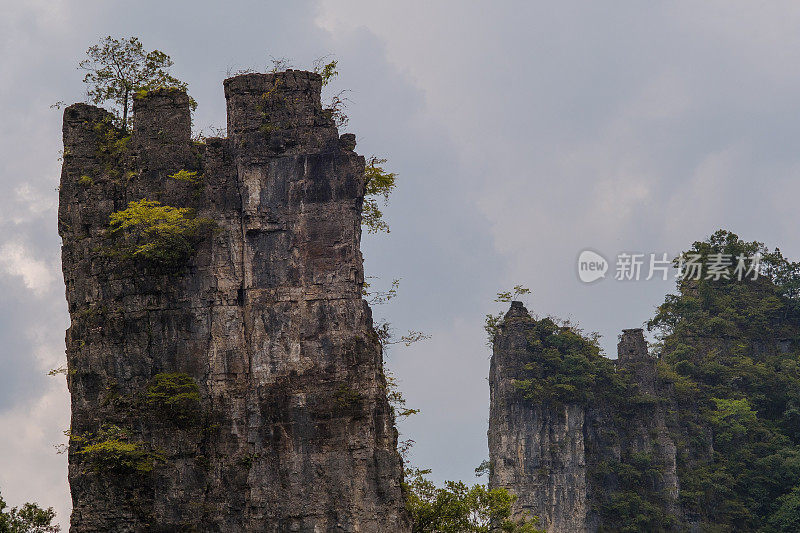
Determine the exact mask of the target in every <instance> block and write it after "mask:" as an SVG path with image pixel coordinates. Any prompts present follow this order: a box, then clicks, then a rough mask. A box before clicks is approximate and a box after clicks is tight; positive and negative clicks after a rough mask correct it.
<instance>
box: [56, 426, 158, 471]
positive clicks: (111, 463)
mask: <svg viewBox="0 0 800 533" xmlns="http://www.w3.org/2000/svg"><path fill="white" fill-rule="evenodd" d="M128 439H129V437H128V434H127V432H126V431H125V430H123V429H122V428H119V427H117V426H113V425H106V426H103V428H102V429H101V430H100V431H99V432H98V434H97V435H94V436H92V437H74V436H73V437H71V439H70V440H72V441H73V442H74V443H79V444H82V446H81V448H80V449H79V450H77V451H76V452H75V454H76V455H78V456H80V457H82V458H83V459H84V460H85V461H86V462H87V463H88V464H89V466H90V468H91V470H92V471H94V472H95V473H98V474H123V473H136V474H146V473H149V472H151V471H152V470H153V465H154V462H155V460H156V459H158V456H157V455H156V454H154V453H152V452H149V451H147V450H146V449H145V448H144V446H143V445H142V444H141V443H138V442H131V441H130V440H128Z"/></svg>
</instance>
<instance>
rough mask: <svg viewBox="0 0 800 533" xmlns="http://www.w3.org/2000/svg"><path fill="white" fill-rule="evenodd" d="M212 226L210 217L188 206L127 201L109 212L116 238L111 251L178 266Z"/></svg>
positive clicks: (111, 229) (115, 253) (111, 233)
mask: <svg viewBox="0 0 800 533" xmlns="http://www.w3.org/2000/svg"><path fill="white" fill-rule="evenodd" d="M213 226H214V222H213V221H212V220H209V219H206V218H199V217H196V216H195V213H194V210H192V209H190V208H185V207H171V206H168V205H161V204H160V203H159V202H156V201H152V200H144V199H143V200H139V201H134V202H130V203H129V204H128V208H127V209H124V210H122V211H117V212H115V213H112V214H111V216H110V224H109V228H110V235H111V236H112V237H114V238H116V242H115V244H114V247H113V255H115V256H117V257H119V258H121V259H127V260H139V261H143V262H146V263H150V264H153V265H156V266H161V267H167V268H179V267H181V266H182V265H183V264H184V263H185V262H186V260H188V259H189V257H191V256H192V255H193V254H194V252H195V249H196V247H197V245H198V244H199V242H200V239H201V237H202V236H203V234H204V233H205V232H207V231H208V230H210V229H211V228H212V227H213Z"/></svg>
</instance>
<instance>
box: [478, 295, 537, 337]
mask: <svg viewBox="0 0 800 533" xmlns="http://www.w3.org/2000/svg"><path fill="white" fill-rule="evenodd" d="M530 293H531V290H530V289H528V288H527V287H525V286H523V285H514V288H513V289H511V290H510V291H500V292H498V293H497V296H496V297H495V299H494V301H495V302H502V303H508V302H510V301H511V300H513V299H514V298H521V297H523V296H525V295H527V294H530ZM504 316H505V315H504V313H503V312H500V313H496V314H487V315H486V320H485V322H484V325H483V329H484V330H486V336H487V340H486V344H487V346H493V345H494V337H495V335H497V332H498V331H499V330H500V324H501V323H502V322H503V317H504Z"/></svg>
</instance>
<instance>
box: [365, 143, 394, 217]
mask: <svg viewBox="0 0 800 533" xmlns="http://www.w3.org/2000/svg"><path fill="white" fill-rule="evenodd" d="M385 163H386V159H380V158H378V157H375V156H373V157H370V158H369V161H368V162H367V166H366V167H365V169H364V178H365V179H366V182H367V186H366V191H365V193H364V207H363V211H362V218H361V222H362V224H364V226H366V228H367V231H368V232H369V233H377V232H379V231H383V232H386V233H389V225H388V224H387V223H386V221H384V220H383V212H382V211H381V210H380V205H379V202H380V199H381V198H383V205H384V206H385V205H386V204H387V203H388V202H389V195H390V194H392V191H394V188H395V179H396V178H397V174H395V173H394V172H387V171H386V170H385V169H384V168H383V166H382V165H383V164H385Z"/></svg>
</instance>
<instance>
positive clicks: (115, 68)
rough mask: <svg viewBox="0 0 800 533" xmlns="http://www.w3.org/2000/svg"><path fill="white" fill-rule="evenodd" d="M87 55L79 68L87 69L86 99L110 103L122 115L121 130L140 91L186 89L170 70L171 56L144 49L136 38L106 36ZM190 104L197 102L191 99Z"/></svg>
mask: <svg viewBox="0 0 800 533" xmlns="http://www.w3.org/2000/svg"><path fill="white" fill-rule="evenodd" d="M86 55H87V58H86V59H84V60H83V61H81V62H80V63H79V66H78V68H80V69H82V70H85V71H87V72H86V75H85V76H84V78H83V82H84V83H85V84H86V85H87V86H88V89H87V94H88V96H89V100H90V101H91V102H93V103H95V104H101V103H103V102H106V101H111V102H113V103H114V104H115V105H116V106H117V107H116V108H115V109H114V111H115V113H117V116H118V117H119V116H120V115H121V124H122V129H123V130H125V129H127V122H128V113H129V111H130V108H131V104H132V100H133V96H134V94H135V93H137V92H139V91H147V90H149V89H156V88H158V87H177V88H180V89H183V90H185V89H186V83H185V82H182V81H181V80H179V79H177V78H175V77H174V76H172V75H171V74H170V73H169V69H170V67H171V66H172V59H170V57H169V56H168V55H167V54H165V53H164V52H162V51H160V50H153V51H150V52H148V51H146V50H145V49H144V47H143V46H142V43H141V42H140V41H139V39H138V38H136V37H130V38H127V39H114V38H112V37H111V36H108V37H106V38H105V39H103V40H102V41H100V42H99V43H98V44H95V45H93V46H91V47H89V49H88V50H87V51H86ZM190 101H191V102H192V106H193V107H195V106H196V104H195V103H194V101H193V100H190Z"/></svg>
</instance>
